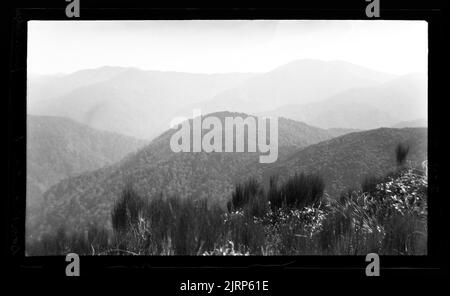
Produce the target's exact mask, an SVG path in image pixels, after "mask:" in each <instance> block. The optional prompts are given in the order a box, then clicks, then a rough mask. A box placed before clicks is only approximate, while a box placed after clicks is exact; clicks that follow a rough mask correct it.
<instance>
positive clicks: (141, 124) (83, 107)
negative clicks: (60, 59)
mask: <svg viewBox="0 0 450 296" xmlns="http://www.w3.org/2000/svg"><path fill="white" fill-rule="evenodd" d="M97 72H99V73H98V77H97V76H96V73H97ZM87 74H89V75H87ZM253 75H254V74H251V73H229V74H191V73H182V72H162V71H143V70H139V69H135V68H120V67H102V68H99V69H92V70H83V71H79V72H76V73H73V74H71V75H68V76H64V77H62V78H51V77H50V78H48V79H46V80H45V83H41V85H39V84H38V85H37V86H36V85H35V84H34V83H33V81H30V82H29V86H30V87H29V88H30V89H31V90H30V91H29V102H30V103H29V107H28V113H30V114H37V115H52V116H62V117H68V118H72V119H75V120H77V121H79V122H82V123H85V124H88V125H90V126H91V127H94V128H97V129H102V130H109V131H114V132H118V133H121V134H124V135H129V136H134V137H138V138H142V139H152V138H154V137H155V136H157V135H158V134H159V133H161V132H162V131H164V130H166V129H167V128H168V127H169V122H170V120H172V119H173V117H174V116H175V115H174V114H173V112H174V111H176V110H173V109H174V108H173V106H183V105H188V104H190V103H193V102H197V101H201V100H205V99H207V98H209V97H211V96H214V95H215V94H217V93H219V92H221V91H223V90H225V89H228V88H230V87H232V86H234V85H236V84H238V83H240V82H241V81H244V80H246V79H248V78H249V77H251V76H253ZM91 76H92V77H93V78H95V79H91V78H92V77H91ZM83 77H85V79H83ZM55 88H56V91H55V90H54V89H55ZM36 89H37V90H36ZM33 90H34V91H33ZM51 94H52V95H51ZM45 95H47V97H45ZM162 111H163V112H162Z"/></svg>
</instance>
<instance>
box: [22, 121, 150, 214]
mask: <svg viewBox="0 0 450 296" xmlns="http://www.w3.org/2000/svg"><path fill="white" fill-rule="evenodd" d="M143 145H145V141H142V140H138V139H135V138H131V137H126V136H122V135H119V134H116V133H111V132H106V131H99V130H95V129H93V128H90V127H88V126H86V125H84V124H80V123H77V122H75V121H73V120H71V119H67V118H62V117H50V116H32V115H28V116H27V190H26V193H27V212H28V213H27V215H28V214H29V215H28V218H30V217H29V216H30V215H31V213H32V212H33V210H34V209H35V208H36V207H38V206H39V205H40V204H41V202H42V194H43V193H44V192H45V191H46V190H48V189H49V188H50V187H51V186H52V185H54V184H56V183H58V182H59V181H61V180H62V179H64V178H67V177H72V176H76V175H78V174H80V173H83V172H87V171H91V170H96V169H99V168H101V167H103V166H106V165H110V164H112V163H115V162H117V161H119V160H120V159H121V158H123V157H124V156H125V155H126V154H128V153H130V152H133V151H136V150H137V149H138V148H139V147H141V146H143Z"/></svg>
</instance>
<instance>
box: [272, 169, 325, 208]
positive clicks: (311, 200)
mask: <svg viewBox="0 0 450 296" xmlns="http://www.w3.org/2000/svg"><path fill="white" fill-rule="evenodd" d="M324 189H325V182H324V181H323V179H322V178H321V177H320V176H318V175H315V174H311V175H307V174H303V173H301V174H295V175H294V176H293V177H291V178H289V179H288V180H287V181H286V182H285V183H284V184H283V185H282V186H280V187H279V188H277V187H276V184H275V181H274V180H271V184H270V187H269V201H270V205H271V207H272V209H277V208H281V207H289V208H297V209H301V208H303V207H306V206H314V205H317V204H318V203H319V202H320V200H321V199H322V196H323V193H324Z"/></svg>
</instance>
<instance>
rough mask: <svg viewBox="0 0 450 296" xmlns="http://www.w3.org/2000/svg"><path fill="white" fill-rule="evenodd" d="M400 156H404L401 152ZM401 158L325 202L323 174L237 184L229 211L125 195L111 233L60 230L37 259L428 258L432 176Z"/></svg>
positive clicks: (33, 248)
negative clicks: (74, 256) (70, 254)
mask: <svg viewBox="0 0 450 296" xmlns="http://www.w3.org/2000/svg"><path fill="white" fill-rule="evenodd" d="M399 147H400V148H399ZM408 149H409V148H408V147H407V146H404V145H403V144H401V145H399V146H398V147H397V149H396V151H395V152H396V155H397V163H398V167H397V170H396V171H394V172H392V173H390V174H387V175H385V176H383V177H367V178H366V179H365V180H364V181H363V182H362V184H361V189H359V190H347V191H345V192H343V193H342V194H341V195H340V196H339V197H331V196H328V195H327V194H326V193H325V185H324V184H325V183H324V181H323V179H322V178H321V177H320V176H319V175H314V174H296V175H294V176H291V177H290V178H288V179H287V180H285V181H284V182H278V181H277V179H276V178H275V177H272V178H271V179H270V182H269V185H268V188H264V186H263V185H262V184H260V183H259V182H258V181H257V180H255V179H249V180H247V181H246V182H243V183H242V184H237V185H236V186H235V189H234V191H233V193H232V195H231V198H230V200H229V202H228V204H227V207H226V209H223V208H221V207H219V206H218V205H217V204H216V203H209V202H208V200H206V199H198V200H195V199H181V198H177V197H164V196H157V197H154V198H152V199H150V200H147V199H144V198H142V197H141V196H140V195H139V194H138V193H137V192H136V191H135V190H134V189H133V187H132V186H131V185H128V186H126V187H125V188H124V189H123V191H122V193H121V195H120V197H119V198H118V200H117V201H116V203H115V205H114V207H113V210H112V212H111V225H112V227H111V229H107V228H106V227H105V226H100V225H95V224H92V225H90V226H89V227H88V228H87V229H86V230H85V231H84V232H72V233H71V232H66V231H65V230H64V229H63V228H60V229H59V230H58V231H57V232H56V233H54V234H51V235H46V236H44V237H42V238H41V239H40V240H39V241H35V242H33V243H31V244H30V245H29V246H27V252H28V255H55V254H67V253H68V252H76V253H78V254H90V255H124V254H128V255H357V254H367V253H369V252H376V253H378V254H388V255H420V254H426V253H427V186H428V183H427V175H426V173H425V172H424V171H423V168H421V169H420V170H419V169H417V168H416V167H415V166H414V165H412V164H411V163H410V164H408V165H406V156H407V154H408Z"/></svg>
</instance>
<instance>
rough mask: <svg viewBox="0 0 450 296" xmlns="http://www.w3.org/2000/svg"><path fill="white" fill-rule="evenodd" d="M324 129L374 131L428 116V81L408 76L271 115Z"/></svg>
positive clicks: (285, 108)
mask: <svg viewBox="0 0 450 296" xmlns="http://www.w3.org/2000/svg"><path fill="white" fill-rule="evenodd" d="M263 114H264V115H271V116H284V117H287V118H291V119H294V120H299V121H304V122H307V123H308V124H311V125H314V126H318V127H322V128H334V127H340V128H357V129H374V128H379V127H390V126H392V125H394V124H395V123H397V122H399V121H409V120H413V119H416V118H424V117H426V116H427V80H426V76H425V75H424V74H423V73H416V74H408V75H404V76H401V77H398V78H396V79H394V80H392V81H389V82H386V83H383V84H380V85H378V86H372V87H363V88H352V89H347V90H344V91H342V92H341V93H338V94H336V95H334V96H332V97H330V98H328V99H326V100H323V101H321V102H316V103H311V104H290V105H286V106H283V107H280V108H278V109H275V110H273V111H270V112H265V113H263Z"/></svg>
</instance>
